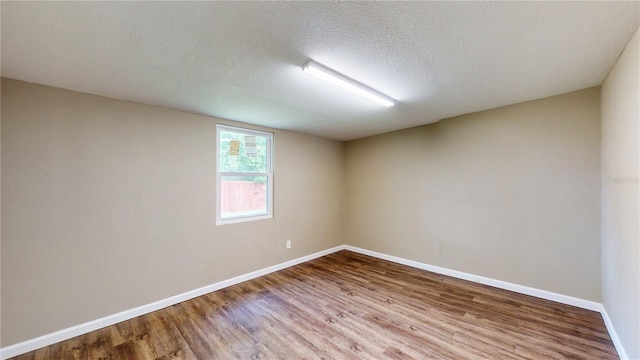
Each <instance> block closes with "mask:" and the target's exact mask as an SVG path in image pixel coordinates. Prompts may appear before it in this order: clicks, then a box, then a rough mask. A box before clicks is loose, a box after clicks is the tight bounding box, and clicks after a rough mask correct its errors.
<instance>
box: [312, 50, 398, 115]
mask: <svg viewBox="0 0 640 360" xmlns="http://www.w3.org/2000/svg"><path fill="white" fill-rule="evenodd" d="M302 71H304V72H306V73H307V74H310V75H313V76H315V77H317V78H319V79H322V80H324V81H326V82H330V83H332V84H334V85H338V86H340V87H341V88H343V89H346V90H349V91H351V92H353V93H355V94H358V95H360V96H362V97H365V98H367V99H369V100H373V101H375V102H377V103H378V104H380V105H384V106H386V107H390V106H393V104H394V100H393V99H392V98H390V97H388V96H387V95H385V94H383V93H381V92H379V91H376V90H374V89H372V88H370V87H368V86H367V85H364V84H362V83H359V82H357V81H355V80H353V79H352V78H350V77H347V76H345V75H342V74H340V73H339V72H337V71H334V70H331V69H329V68H328V67H326V66H323V65H320V64H318V63H316V62H313V61H309V62H307V63H306V64H304V65H302Z"/></svg>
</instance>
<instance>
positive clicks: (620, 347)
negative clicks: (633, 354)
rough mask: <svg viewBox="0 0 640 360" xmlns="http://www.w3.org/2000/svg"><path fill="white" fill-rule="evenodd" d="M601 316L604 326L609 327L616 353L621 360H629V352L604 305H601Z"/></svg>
mask: <svg viewBox="0 0 640 360" xmlns="http://www.w3.org/2000/svg"><path fill="white" fill-rule="evenodd" d="M600 314H602V319H603V320H604V325H605V326H606V327H607V331H608V332H609V337H610V338H611V341H613V345H614V346H615V347H616V351H618V356H619V357H620V360H628V359H629V355H627V351H626V350H625V349H624V346H623V345H622V342H621V341H620V338H619V337H618V333H617V332H616V328H614V327H613V322H611V318H610V317H609V314H608V313H607V309H605V307H604V305H600Z"/></svg>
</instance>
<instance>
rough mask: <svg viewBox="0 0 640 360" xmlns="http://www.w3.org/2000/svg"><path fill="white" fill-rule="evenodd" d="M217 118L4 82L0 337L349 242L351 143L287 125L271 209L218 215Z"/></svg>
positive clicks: (39, 330)
mask: <svg viewBox="0 0 640 360" xmlns="http://www.w3.org/2000/svg"><path fill="white" fill-rule="evenodd" d="M216 123H225V124H232V125H233V123H232V122H229V121H223V120H219V119H214V118H210V117H206V116H199V115H193V114H188V113H183V112H178V111H171V110H166V109H161V108H157V107H153V106H146V105H141V104H135V103H130V102H124V101H118V100H113V99H108V98H104V97H98V96H92V95H87V94H81V93H75V92H71V91H66V90H61V89H56V88H51V87H45V86H40V85H35V84H29V83H24V82H20V81H14V80H9V79H2V133H1V134H2V162H1V164H2V249H1V254H2V314H1V315H2V330H3V331H2V346H3V347H4V346H8V345H12V344H15V343H17V342H20V341H24V340H28V339H31V338H34V337H37V336H40V335H44V334H47V333H51V332H53V331H57V330H60V329H63V328H67V327H69V326H73V325H76V324H80V323H84V322H87V321H91V320H95V319H97V318H100V317H103V316H107V315H112V314H115V313H117V312H120V311H124V310H128V309H131V308H134V307H136V306H140V305H145V304H148V303H151V302H154V301H157V300H161V299H165V298H167V297H170V296H173V295H176V294H180V293H183V292H186V291H189V290H193V289H196V288H199V287H202V286H205V285H209V284H212V283H215V282H217V281H221V280H226V279H229V278H231V277H234V276H237V275H241V274H245V273H248V272H251V271H254V270H258V269H261V268H265V267H268V266H271V265H274V264H279V263H282V262H284V261H287V260H291V259H295V258H299V257H301V256H304V255H307V254H310V253H314V252H317V251H320V250H325V249H327V248H330V247H333V246H336V245H339V244H342V239H343V235H342V232H341V231H342V229H343V225H342V218H343V206H342V205H343V197H344V196H343V189H344V168H343V166H344V144H343V143H341V142H338V141H332V140H326V139H321V138H317V137H312V136H307V135H302V134H297V133H291V132H285V131H274V133H275V138H274V141H275V175H274V181H275V186H274V189H275V195H274V197H275V199H274V206H275V207H274V218H273V219H270V220H261V221H255V222H245V223H238V224H231V225H222V226H216V225H215V193H216V192H215V181H216V178H215V169H216V156H215V154H216V153H215V146H216V141H215V136H216V128H215V126H216ZM262 130H264V129H262ZM286 240H292V241H293V248H292V249H290V250H285V241H286ZM248 250H250V251H248Z"/></svg>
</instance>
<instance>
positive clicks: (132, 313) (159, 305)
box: [0, 245, 345, 360]
mask: <svg viewBox="0 0 640 360" xmlns="http://www.w3.org/2000/svg"><path fill="white" fill-rule="evenodd" d="M344 248H345V247H344V245H341V246H336V247H334V248H331V249H327V250H324V251H320V252H317V253H314V254H311V255H307V256H303V257H300V258H297V259H294V260H290V261H287V262H284V263H281V264H277V265H273V266H270V267H267V268H264V269H261V270H256V271H253V272H250V273H248V274H244V275H240V276H237V277H234V278H231V279H228V280H223V281H220V282H217V283H215V284H211V285H207V286H204V287H201V288H199V289H195V290H191V291H187V292H185V293H182V294H179V295H175V296H172V297H169V298H166V299H163V300H160V301H156V302H154V303H151V304H147V305H142V306H139V307H137V308H133V309H130V310H125V311H123V312H120V313H117V314H113V315H109V316H105V317H103V318H100V319H97V320H93V321H89V322H86V323H84V324H79V325H76V326H72V327H70V328H66V329H62V330H60V331H56V332H53V333H50V334H46V335H43V336H40V337H37V338H34V339H30V340H27V341H23V342H20V343H17V344H14V345H10V346H7V347H4V348H2V349H0V360H5V359H8V358H11V357H14V356H18V355H21V354H24V353H28V352H29V351H33V350H36V349H39V348H41V347H45V346H49V345H52V344H55V343H57V342H60V341H64V340H67V339H70V338H72V337H76V336H79V335H82V334H86V333H88V332H91V331H95V330H98V329H102V328H103V327H106V326H110V325H113V324H117V323H119V322H122V321H125V320H129V319H133V318H135V317H138V316H141V315H145V314H148V313H151V312H153V311H156V310H160V309H163V308H166V307H168V306H171V305H175V304H178V303H181V302H183V301H186V300H190V299H193V298H196V297H198V296H201V295H204V294H208V293H210V292H212V291H216V290H220V289H223V288H226V287H229V286H232V285H235V284H239V283H241V282H244V281H247V280H251V279H255V278H257V277H260V276H263V275H267V274H270V273H272V272H276V271H278V270H282V269H285V268H288V267H290V266H294V265H298V264H301V263H303V262H307V261H309V260H313V259H316V258H319V257H321V256H325V255H328V254H331V253H334V252H336V251H340V250H343V249H344Z"/></svg>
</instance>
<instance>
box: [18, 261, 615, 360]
mask: <svg viewBox="0 0 640 360" xmlns="http://www.w3.org/2000/svg"><path fill="white" fill-rule="evenodd" d="M566 358H571V359H617V358H618V357H617V354H616V351H615V348H614V346H613V344H612V342H611V339H610V338H609V335H608V333H607V331H606V329H605V326H604V323H603V321H602V318H601V316H600V314H599V313H596V312H593V311H588V310H584V309H580V308H575V307H572V306H568V305H563V304H559V303H554V302H551V301H546V300H542V299H538V298H534V297H530V296H526V295H521V294H517V293H512V292H509V291H505V290H500V289H496V288H492V287H489V286H484V285H478V284H475V283H471V282H467V281H464V280H458V279H454V278H449V277H446V276H442V275H437V274H434V273H430V272H427V271H423V270H418V269H414V268H410V267H407V266H403V265H398V264H394V263H391V262H387V261H384V260H379V259H375V258H371V257H368V256H364V255H360V254H355V253H352V252H348V251H340V252H337V253H334V254H331V255H328V256H325V257H322V258H319V259H316V260H312V261H310V262H307V263H304V264H301V265H298V266H294V267H291V268H287V269H285V270H282V271H278V272H276V273H272V274H269V275H266V276H263V277H260V278H257V279H254V280H251V281H247V282H244V283H242V284H238V285H235V286H231V287H228V288H225V289H223V290H220V291H216V292H213V293H210V294H207V295H204V296H201V297H198V298H195V299H192V300H189V301H185V302H183V303H180V304H177V305H174V306H171V307H168V308H165V309H162V310H159V311H156V312H153V313H151V314H148V315H144V316H140V317H137V318H135V319H131V320H128V321H124V322H122V323H119V324H116V325H113V326H110V327H107V328H104V329H101V330H98V331H94V332H92V333H89V334H86V335H82V336H79V337H76V338H73V339H70V340H67V341H63V342H61V343H57V344H54V345H51V346H48V347H45V348H42V349H39V350H36V351H34V352H31V353H27V354H24V355H21V356H18V357H15V358H13V359H14V360H32V359H33V360H40V359H162V360H166V359H167V360H168V359H566Z"/></svg>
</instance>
